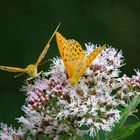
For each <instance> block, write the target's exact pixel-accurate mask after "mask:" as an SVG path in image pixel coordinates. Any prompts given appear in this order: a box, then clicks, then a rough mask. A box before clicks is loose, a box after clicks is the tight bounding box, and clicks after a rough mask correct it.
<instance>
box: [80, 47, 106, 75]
mask: <svg viewBox="0 0 140 140" xmlns="http://www.w3.org/2000/svg"><path fill="white" fill-rule="evenodd" d="M104 48H105V45H104V46H103V47H98V48H95V49H94V50H93V51H92V52H91V53H90V54H88V55H87V56H86V57H85V59H84V60H83V67H82V69H81V70H79V76H80V77H81V76H82V75H83V73H84V72H85V71H86V69H87V68H88V67H89V66H90V65H91V63H92V62H93V60H94V59H95V58H96V57H97V55H98V54H99V53H100V52H101V51H102V50H103V49H104Z"/></svg>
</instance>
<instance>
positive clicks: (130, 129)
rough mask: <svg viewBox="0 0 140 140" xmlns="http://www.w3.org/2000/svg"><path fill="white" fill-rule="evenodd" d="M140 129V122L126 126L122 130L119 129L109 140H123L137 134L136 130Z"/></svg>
mask: <svg viewBox="0 0 140 140" xmlns="http://www.w3.org/2000/svg"><path fill="white" fill-rule="evenodd" d="M138 127H140V122H137V123H134V124H131V125H128V126H124V127H122V128H118V129H117V130H116V131H115V132H114V133H112V135H111V136H110V138H109V140H121V139H124V138H126V137H128V136H130V135H132V134H133V133H134V132H135V129H137V128H138Z"/></svg>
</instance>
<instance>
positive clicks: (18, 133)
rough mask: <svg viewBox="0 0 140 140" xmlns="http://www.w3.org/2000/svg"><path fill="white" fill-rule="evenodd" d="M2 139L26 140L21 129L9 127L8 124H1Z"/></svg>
mask: <svg viewBox="0 0 140 140" xmlns="http://www.w3.org/2000/svg"><path fill="white" fill-rule="evenodd" d="M0 128H1V129H2V130H1V131H0V139H1V140H24V134H25V131H24V130H22V129H21V128H19V129H18V130H16V129H15V128H12V127H8V126H7V125H6V124H4V123H1V126H0Z"/></svg>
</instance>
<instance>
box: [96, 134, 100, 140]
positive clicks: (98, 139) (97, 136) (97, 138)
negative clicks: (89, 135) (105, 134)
mask: <svg viewBox="0 0 140 140" xmlns="http://www.w3.org/2000/svg"><path fill="white" fill-rule="evenodd" d="M96 140H100V137H99V133H98V132H97V133H96Z"/></svg>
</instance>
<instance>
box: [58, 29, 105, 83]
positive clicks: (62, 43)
mask: <svg viewBox="0 0 140 140" xmlns="http://www.w3.org/2000/svg"><path fill="white" fill-rule="evenodd" d="M56 41H57V45H58V49H59V52H60V55H61V58H62V60H63V63H64V65H65V68H66V71H67V74H68V77H69V78H70V83H71V84H72V85H73V84H75V83H77V82H78V80H79V78H80V77H81V76H82V75H83V74H84V72H85V71H86V69H87V68H88V67H89V66H90V64H91V63H92V61H93V60H94V59H95V58H96V56H97V55H98V54H99V53H100V52H101V51H102V50H103V48H104V47H105V45H104V46H103V47H98V48H96V49H94V50H93V51H92V52H91V53H89V54H88V55H86V54H85V52H84V50H83V49H82V47H81V45H80V44H79V43H78V42H77V41H76V40H74V39H68V40H67V39H66V38H64V37H63V36H62V35H61V34H60V33H59V32H56Z"/></svg>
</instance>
